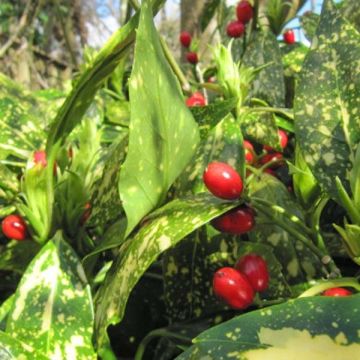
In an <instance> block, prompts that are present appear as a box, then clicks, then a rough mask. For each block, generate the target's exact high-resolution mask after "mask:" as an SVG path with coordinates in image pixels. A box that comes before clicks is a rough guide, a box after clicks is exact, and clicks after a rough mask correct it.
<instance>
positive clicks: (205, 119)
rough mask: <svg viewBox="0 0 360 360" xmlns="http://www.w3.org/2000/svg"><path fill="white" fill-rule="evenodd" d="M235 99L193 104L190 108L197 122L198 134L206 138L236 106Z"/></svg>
mask: <svg viewBox="0 0 360 360" xmlns="http://www.w3.org/2000/svg"><path fill="white" fill-rule="evenodd" d="M236 104H237V99H236V98H232V99H227V100H224V101H216V102H213V103H211V104H209V105H207V106H193V107H192V108H190V110H191V113H192V114H193V116H194V119H195V120H196V122H197V123H198V124H199V130H200V136H201V138H202V139H204V138H206V136H207V134H208V133H209V131H211V129H213V128H214V127H215V126H216V125H217V124H218V123H219V122H220V121H221V120H222V119H223V118H224V117H225V116H226V115H227V114H229V113H230V112H231V111H232V110H234V109H235V108H236Z"/></svg>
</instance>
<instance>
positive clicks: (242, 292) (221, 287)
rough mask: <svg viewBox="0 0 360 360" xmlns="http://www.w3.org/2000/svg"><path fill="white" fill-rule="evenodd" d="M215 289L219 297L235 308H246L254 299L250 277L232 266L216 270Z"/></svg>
mask: <svg viewBox="0 0 360 360" xmlns="http://www.w3.org/2000/svg"><path fill="white" fill-rule="evenodd" d="M213 290H214V294H215V295H216V296H217V297H219V298H220V299H222V300H223V301H224V302H226V303H227V304H228V305H229V306H230V307H232V308H233V309H246V308H247V307H248V306H249V305H251V303H252V302H253V300H254V290H253V289H252V287H251V285H250V283H249V281H248V279H247V278H246V277H245V276H244V275H243V274H241V273H240V272H239V271H237V270H235V269H233V268H231V267H223V268H221V269H219V270H218V271H216V273H215V274H214V278H213Z"/></svg>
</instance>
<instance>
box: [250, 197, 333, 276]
mask: <svg viewBox="0 0 360 360" xmlns="http://www.w3.org/2000/svg"><path fill="white" fill-rule="evenodd" d="M251 203H252V205H253V206H254V208H255V209H256V210H258V211H260V212H262V213H263V214H264V215H266V216H267V217H268V218H269V219H271V220H272V221H273V222H274V223H275V224H276V225H279V226H280V227H281V228H283V229H284V230H285V231H287V232H288V233H289V234H291V235H293V236H294V237H295V238H296V239H298V240H299V241H301V242H302V243H303V244H304V245H306V246H307V247H308V248H309V249H310V250H311V251H312V252H313V253H314V254H315V255H316V256H317V257H318V258H319V259H320V261H321V262H322V264H323V265H325V266H326V267H329V269H330V271H331V273H330V274H329V273H326V275H327V276H335V275H338V274H339V269H338V268H337V266H336V264H335V262H334V260H333V259H332V258H331V257H330V256H329V255H328V254H327V253H324V252H323V251H322V250H320V249H319V248H317V247H316V246H315V245H314V244H313V243H312V242H311V241H309V240H308V238H306V237H305V236H304V235H303V234H301V233H300V232H299V231H298V230H297V229H295V228H294V227H293V226H291V225H289V224H288V223H286V222H285V221H283V220H282V219H280V218H278V217H277V216H275V215H274V213H273V212H272V211H271V210H270V209H268V208H267V207H266V206H263V205H262V204H259V203H258V202H257V201H253V200H251Z"/></svg>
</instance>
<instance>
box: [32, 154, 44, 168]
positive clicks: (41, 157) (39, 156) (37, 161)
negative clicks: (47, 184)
mask: <svg viewBox="0 0 360 360" xmlns="http://www.w3.org/2000/svg"><path fill="white" fill-rule="evenodd" d="M34 163H35V164H40V165H41V166H42V167H46V165H47V160H46V152H45V151H43V150H38V151H35V152H34Z"/></svg>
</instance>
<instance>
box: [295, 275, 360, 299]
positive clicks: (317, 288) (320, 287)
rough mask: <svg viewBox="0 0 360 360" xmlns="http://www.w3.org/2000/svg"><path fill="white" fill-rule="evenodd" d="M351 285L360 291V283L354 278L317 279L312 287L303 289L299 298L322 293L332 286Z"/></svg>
mask: <svg viewBox="0 0 360 360" xmlns="http://www.w3.org/2000/svg"><path fill="white" fill-rule="evenodd" d="M339 286H340V287H343V286H345V287H352V288H354V289H356V290H357V291H360V284H359V282H358V281H357V279H355V278H341V279H333V280H331V281H318V282H316V283H315V285H314V286H313V287H311V288H310V289H308V290H306V291H304V292H303V293H302V294H301V295H300V296H299V298H302V297H307V296H315V295H317V294H320V293H322V292H323V291H325V290H327V289H331V288H333V287H339Z"/></svg>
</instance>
